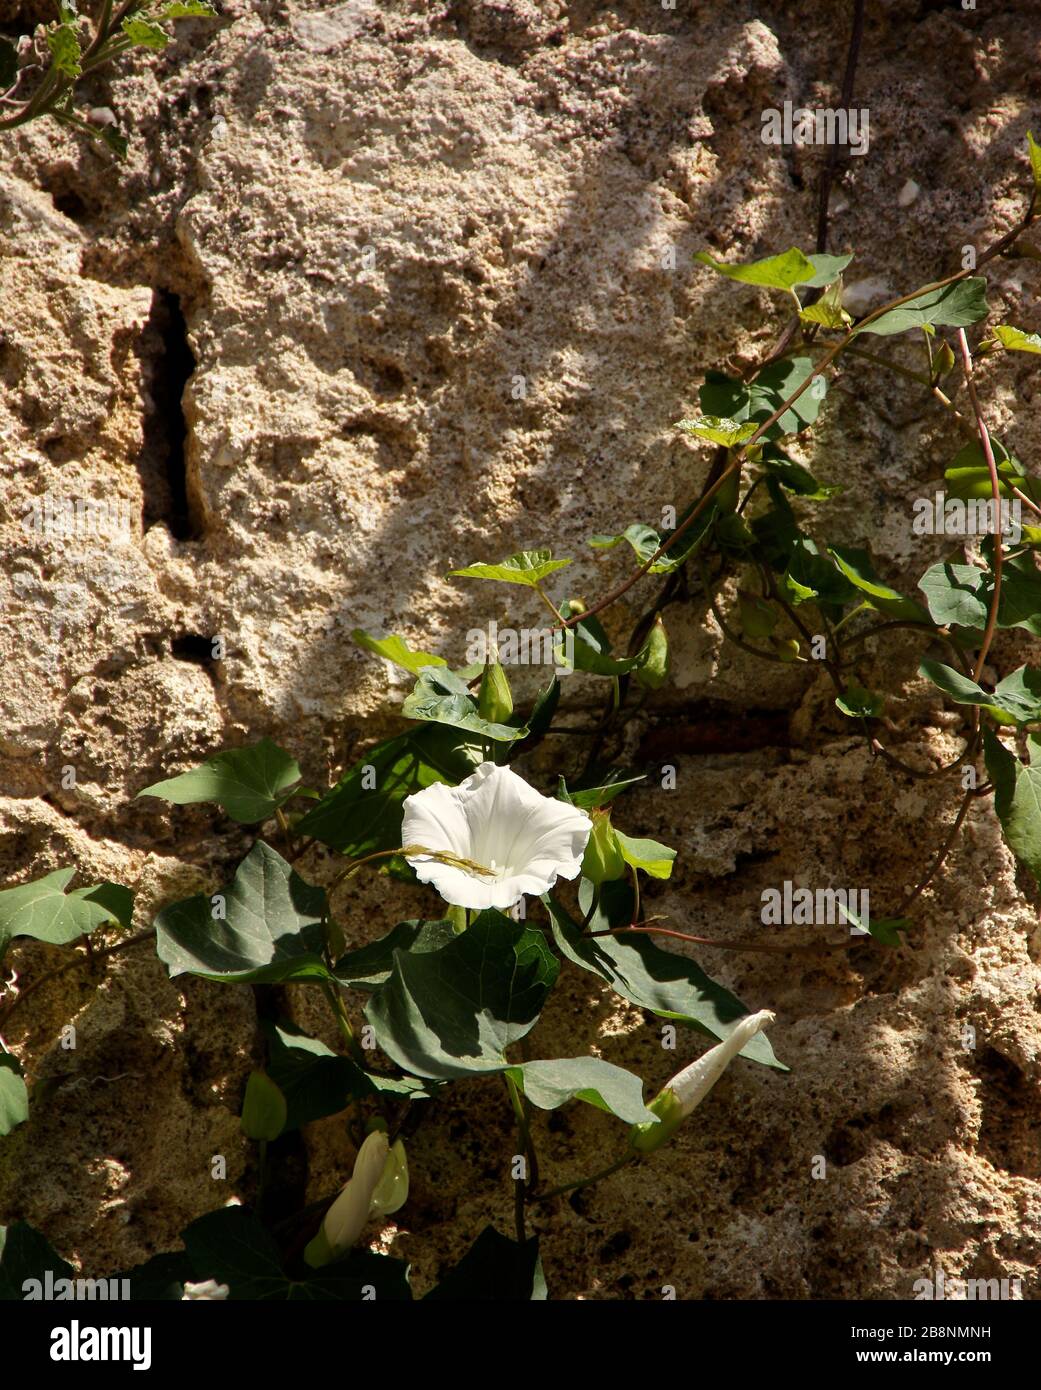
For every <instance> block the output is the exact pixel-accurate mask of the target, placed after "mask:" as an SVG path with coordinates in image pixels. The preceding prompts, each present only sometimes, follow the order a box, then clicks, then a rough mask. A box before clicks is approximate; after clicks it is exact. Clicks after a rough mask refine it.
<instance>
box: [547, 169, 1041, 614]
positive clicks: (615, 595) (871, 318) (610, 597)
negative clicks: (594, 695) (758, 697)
mask: <svg viewBox="0 0 1041 1390" xmlns="http://www.w3.org/2000/svg"><path fill="white" fill-rule="evenodd" d="M1037 196H1038V195H1037V189H1036V188H1035V189H1033V190H1032V191H1031V195H1030V201H1029V203H1028V204H1027V210H1026V212H1025V213H1024V214H1023V217H1022V219H1021V221H1020V222H1018V223H1017V224H1016V226H1015V227H1013V228H1012V230H1011V231H1010V232H1006V233H1005V235H1004V236H1003V237H1000V238H999V239H998V240H997V241H996V242H994V243H993V244H992V245H991V246H989V247H987V249H986V250H985V251H984V252H983V253H982V254H981V255H979V256H978V257H977V258H976V263H975V265H974V266H971V267H967V268H965V269H963V270H959V271H956V272H955V273H954V274H953V275H948V276H946V277H945V278H944V279H942V280H934V281H932V282H931V283H930V284H928V285H922V286H920V287H919V288H918V289H916V290H913V291H912V292H911V293H910V294H903V295H900V296H899V297H898V298H896V299H891V300H889V301H888V303H886V304H880V305H879V307H878V308H877V309H873V310H872V311H871V313H870V314H867V315H865V317H864V318H862V319H861V320H860V321H859V323H856V324H854V325H853V327H852V328H851V329H850V330H849V332H848V333H847V334H846V335H845V337H843V338H841V339H840V340H839V341H838V342H837V343H835V344H834V345H833V346H832V347H830V348H829V349H828V350H827V352H825V354H824V356H823V357H822V358H821V359H820V361H819V362H818V363H817V364H816V366H815V367H814V369H813V371H812V372H810V374H809V375H808V376H807V377H806V378H805V380H804V381H803V382H802V383H801V384H800V385H799V386H797V387H796V388H795V390H794V391H793V392H792V394H791V395H790V396H789V397H788V399H787V400H785V401H783V402H782V403H781V404H780V405H779V406H778V407H777V409H776V410H775V411H774V412H773V414H772V415H771V416H769V417H768V418H767V419H766V420H764V421H763V422H762V424H761V425H760V426H759V427H758V428H757V429H756V431H755V433H754V434H752V435H751V436H750V437H749V438H748V439H746V440H745V442H744V443H743V444H742V445H740V447H739V448H737V449H735V450H734V451H733V452H732V456H731V460H730V462H729V463H728V464H727V465H726V467H725V468H724V469H723V470H722V472H721V473H720V475H719V477H718V478H717V479H716V480H715V482H714V483H713V484H712V486H711V487H709V488H707V489H706V490H705V492H703V493H702V495H701V497H700V498H699V500H698V501H697V502H696V503H695V505H694V507H693V508H692V509H691V511H690V513H689V515H688V516H686V517H685V518H684V520H683V521H682V522H681V523H680V525H679V526H677V527H676V529H675V531H673V533H672V535H671V536H669V537H668V539H666V540H664V541H663V542H662V543H661V545H660V546H659V547H658V549H657V550H656V551H655V552H654V554H653V555H651V556H650V558H649V559H648V560H645V561H644V563H643V564H642V565H641V566H640V568H639V569H638V570H634V571H633V573H632V574H630V575H629V577H628V578H627V579H625V580H623V581H622V582H621V583H620V584H618V585H616V586H615V588H613V589H612V590H610V592H609V593H607V594H605V595H604V597H603V598H602V599H600V600H598V602H596V603H594V604H593V605H592V607H591V608H587V609H586V610H585V612H584V613H582V614H577V613H576V614H575V616H574V617H572V618H568V619H566V620H564V621H563V622H562V624H561V625H562V626H563V627H570V626H572V624H574V623H577V622H578V621H579V620H580V618H583V617H585V618H591V617H593V616H594V615H595V614H597V613H602V612H603V610H604V609H605V608H610V607H611V605H612V604H614V603H616V602H617V601H618V599H620V598H621V597H622V595H623V594H626V593H628V591H629V590H630V589H631V588H632V587H633V585H634V584H637V583H638V582H639V581H640V580H641V579H642V578H643V576H644V575H645V574H646V573H647V572H648V570H649V569H650V568H651V566H652V565H653V564H656V563H657V561H658V560H660V559H661V557H662V556H663V555H664V554H666V553H667V552H668V551H669V550H670V549H671V548H672V547H673V546H674V545H675V544H676V542H677V541H678V540H679V539H680V537H681V536H683V535H684V534H685V533H686V532H687V531H688V530H689V529H690V527H691V526H693V524H694V522H695V521H696V520H697V518H698V517H699V516H700V515H701V513H702V512H703V511H704V510H705V508H706V506H707V505H708V504H709V502H711V501H712V499H713V498H714V497H715V496H716V494H717V493H718V492H719V491H720V490H721V489H722V487H723V486H724V484H725V483H726V482H728V481H729V479H730V478H731V477H732V476H733V475H734V474H735V473H737V472H739V471H740V469H741V464H742V462H743V460H744V458H745V455H746V454H747V452H748V450H749V449H751V448H752V447H753V446H754V445H755V444H757V443H758V441H759V440H760V439H762V437H763V435H764V434H765V433H766V432H767V430H769V429H770V428H771V427H772V426H773V425H775V424H776V423H777V421H778V420H779V419H780V418H781V416H782V415H784V413H785V412H786V411H787V410H790V409H791V407H792V405H794V403H795V402H796V401H797V400H798V399H799V397H800V396H801V395H802V394H803V392H804V391H806V390H808V389H809V387H810V385H811V383H812V382H813V381H815V380H816V378H817V377H818V376H823V374H824V372H825V371H826V370H827V369H828V368H829V367H830V366H831V364H832V362H834V361H835V359H836V358H837V357H838V356H839V354H840V353H842V352H844V351H845V349H846V348H848V347H849V345H850V344H851V343H852V341H853V339H854V338H855V337H856V336H857V334H858V333H862V332H863V330H864V329H865V328H867V326H868V325H869V324H871V323H874V322H875V321H876V319H880V318H881V317H882V316H883V314H888V313H890V312H891V311H892V310H893V309H898V308H900V306H901V305H902V304H909V303H910V302H911V300H913V299H918V298H920V297H921V296H922V295H923V294H929V293H930V292H931V291H932V290H941V289H946V288H947V286H948V285H954V284H957V283H958V282H959V281H960V280H965V279H968V277H969V276H970V275H974V274H975V273H976V271H978V270H979V269H980V267H981V266H983V265H986V264H987V262H988V261H992V260H993V259H994V258H995V256H999V255H1001V253H1002V252H1003V251H1006V250H1007V249H1008V248H1009V247H1010V246H1012V245H1014V244H1015V242H1016V241H1017V240H1018V238H1019V237H1020V236H1021V235H1022V234H1023V232H1024V231H1025V230H1026V228H1027V227H1028V226H1029V225H1030V223H1031V221H1032V220H1033V217H1034V208H1035V206H1036V203H1037Z"/></svg>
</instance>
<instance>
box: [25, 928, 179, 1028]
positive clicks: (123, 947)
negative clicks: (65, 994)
mask: <svg viewBox="0 0 1041 1390" xmlns="http://www.w3.org/2000/svg"><path fill="white" fill-rule="evenodd" d="M154 940H155V928H154V927H149V928H148V930H147V931H143V932H139V933H138V934H137V936H131V937H128V938H127V940H126V941H117V942H116V943H115V945H113V946H103V947H102V948H101V949H100V950H95V951H94V954H93V956H88V955H82V956H77V957H76V959H75V960H70V961H68V962H66V964H65V965H60V966H59V967H58V968H57V969H56V970H49V971H48V972H47V974H46V975H41V976H40V978H39V979H38V980H34V981H33V983H32V984H31V985H26V987H25V989H23V990H22V991H21V992H20V993H19V994H18V995H17V996H16V998H14V999H12V1000H11V1002H10V1004H8V1006H7V1008H6V1009H5V1010H4V1012H3V1014H2V1015H0V1025H6V1024H7V1023H9V1022H10V1020H11V1017H12V1015H13V1014H14V1013H15V1011H16V1010H17V1009H18V1007H19V1006H20V1005H21V1004H22V1003H23V1002H24V1001H25V1000H26V999H28V998H29V996H30V995H32V994H35V992H36V991H37V990H38V989H42V988H43V986H44V985H45V984H48V983H49V982H50V981H51V980H56V979H57V978H58V977H59V975H66V974H68V972H69V971H70V970H78V969H80V968H81V967H82V966H84V965H95V964H96V963H97V962H98V961H99V960H103V959H104V958H105V957H106V956H114V955H118V954H119V952H120V951H128V950H130V948H131V947H132V946H140V945H142V944H143V943H144V942H146V941H154Z"/></svg>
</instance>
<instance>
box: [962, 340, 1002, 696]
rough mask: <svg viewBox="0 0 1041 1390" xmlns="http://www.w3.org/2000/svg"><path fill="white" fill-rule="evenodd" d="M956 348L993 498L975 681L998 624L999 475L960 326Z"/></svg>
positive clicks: (1000, 563)
mask: <svg viewBox="0 0 1041 1390" xmlns="http://www.w3.org/2000/svg"><path fill="white" fill-rule="evenodd" d="M958 348H959V350H960V352H961V361H962V368H963V370H964V372H965V386H966V389H967V390H968V393H969V400H970V402H971V404H972V413H973V415H975V417H976V428H977V429H978V430H979V436H980V444H981V445H982V447H983V457H984V458H985V459H986V461H987V470H988V472H989V473H990V490H991V495H992V496H993V498H994V592H993V593H992V594H991V596H990V612H989V613H988V614H987V626H986V628H985V629H984V632H983V641H982V643H981V644H980V652H979V656H978V657H977V658H976V666H975V669H974V670H973V673H972V678H973V680H974V681H976V682H977V683H978V682H979V678H980V673H981V672H982V670H983V667H984V666H985V665H986V661H987V652H988V651H989V650H990V644H991V642H993V640H994V631H995V629H996V628H997V625H998V605H999V603H1000V602H1001V566H1002V544H1001V524H1000V517H1001V479H1000V478H999V477H998V465H997V463H996V462H995V460H994V450H993V448H992V447H991V443H990V431H989V430H988V429H987V422H986V421H985V420H984V418H983V410H982V408H981V406H980V399H979V396H978V395H977V393H976V382H975V380H974V379H973V372H972V354H971V353H970V352H969V340H968V338H966V336H965V329H964V328H959V329H958Z"/></svg>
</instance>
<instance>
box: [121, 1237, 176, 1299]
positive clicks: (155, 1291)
mask: <svg viewBox="0 0 1041 1390" xmlns="http://www.w3.org/2000/svg"><path fill="white" fill-rule="evenodd" d="M116 1277H117V1278H118V1279H126V1280H128V1281H129V1283H130V1300H131V1302H132V1303H178V1302H180V1301H181V1300H182V1298H183V1297H184V1286H185V1284H193V1283H195V1282H196V1280H195V1271H194V1270H193V1268H192V1262H191V1260H189V1258H188V1256H187V1255H186V1254H185V1252H184V1251H183V1250H175V1251H173V1252H172V1253H171V1254H164V1255H153V1256H152V1258H151V1259H150V1260H148V1261H146V1263H145V1264H141V1265H136V1266H135V1267H134V1268H133V1269H128V1270H126V1271H124V1273H122V1274H119V1275H117V1276H116Z"/></svg>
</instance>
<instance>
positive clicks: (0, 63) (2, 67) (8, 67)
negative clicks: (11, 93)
mask: <svg viewBox="0 0 1041 1390" xmlns="http://www.w3.org/2000/svg"><path fill="white" fill-rule="evenodd" d="M17 76H18V50H17V48H15V46H14V44H13V43H12V42H11V41H10V39H3V38H0V92H6V91H7V89H8V87H10V86H11V85H12V83H13V82H14V80H15V78H16V77H17Z"/></svg>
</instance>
